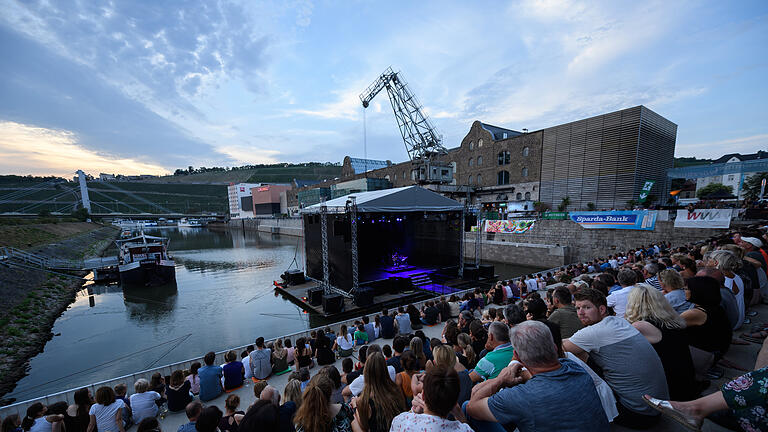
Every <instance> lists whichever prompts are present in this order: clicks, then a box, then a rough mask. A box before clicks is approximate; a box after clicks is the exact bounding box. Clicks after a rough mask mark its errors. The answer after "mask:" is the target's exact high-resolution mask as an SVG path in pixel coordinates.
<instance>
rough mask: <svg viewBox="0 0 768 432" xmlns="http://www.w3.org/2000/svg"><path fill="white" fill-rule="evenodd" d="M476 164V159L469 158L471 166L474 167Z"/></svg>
mask: <svg viewBox="0 0 768 432" xmlns="http://www.w3.org/2000/svg"><path fill="white" fill-rule="evenodd" d="M474 164H475V159H474V158H469V166H472V165H474Z"/></svg>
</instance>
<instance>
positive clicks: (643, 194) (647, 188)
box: [637, 180, 656, 203]
mask: <svg viewBox="0 0 768 432" xmlns="http://www.w3.org/2000/svg"><path fill="white" fill-rule="evenodd" d="M654 183H656V181H655V180H646V181H645V182H644V183H643V188H642V189H640V198H639V199H638V200H637V202H640V203H644V202H645V200H646V199H647V198H648V195H649V194H650V193H651V189H653V184H654Z"/></svg>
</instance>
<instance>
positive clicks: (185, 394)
mask: <svg viewBox="0 0 768 432" xmlns="http://www.w3.org/2000/svg"><path fill="white" fill-rule="evenodd" d="M191 388H192V384H191V383H190V382H189V381H186V380H185V379H184V372H182V371H181V370H180V369H177V370H175V371H173V373H171V380H170V383H169V384H168V388H167V389H166V390H165V395H166V397H167V399H168V411H173V412H176V411H181V410H183V409H184V408H186V406H187V404H188V403H190V402H191V401H192V394H191V393H190V389H191Z"/></svg>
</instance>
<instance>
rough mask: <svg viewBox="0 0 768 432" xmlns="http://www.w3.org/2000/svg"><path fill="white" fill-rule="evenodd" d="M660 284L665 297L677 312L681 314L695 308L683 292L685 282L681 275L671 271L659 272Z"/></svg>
mask: <svg viewBox="0 0 768 432" xmlns="http://www.w3.org/2000/svg"><path fill="white" fill-rule="evenodd" d="M659 284H660V285H661V290H662V292H663V293H664V297H665V298H666V299H667V301H668V302H669V304H670V306H672V309H674V310H675V312H677V313H679V314H681V313H683V312H685V311H687V310H688V309H691V308H693V303H691V302H689V301H688V300H687V299H686V298H685V291H684V290H683V288H685V281H684V280H683V277H682V276H680V273H678V272H677V271H675V270H671V269H668V270H662V271H661V272H659Z"/></svg>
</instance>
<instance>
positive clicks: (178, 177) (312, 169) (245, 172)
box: [145, 162, 341, 184]
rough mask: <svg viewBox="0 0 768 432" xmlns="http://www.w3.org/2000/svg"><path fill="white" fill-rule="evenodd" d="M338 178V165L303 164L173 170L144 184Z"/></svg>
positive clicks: (339, 168) (283, 181) (286, 181)
mask: <svg viewBox="0 0 768 432" xmlns="http://www.w3.org/2000/svg"><path fill="white" fill-rule="evenodd" d="M339 176H341V166H338V165H328V164H322V163H318V162H308V163H303V164H274V165H254V166H246V167H237V168H234V169H232V168H230V169H226V168H205V167H201V168H197V169H193V170H192V172H190V171H189V170H186V171H185V170H176V173H175V174H174V175H169V176H163V177H160V178H158V179H152V180H145V182H165V183H189V184H229V183H289V182H291V181H292V180H293V179H298V180H318V181H320V180H326V179H328V180H330V179H333V178H335V177H339Z"/></svg>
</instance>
